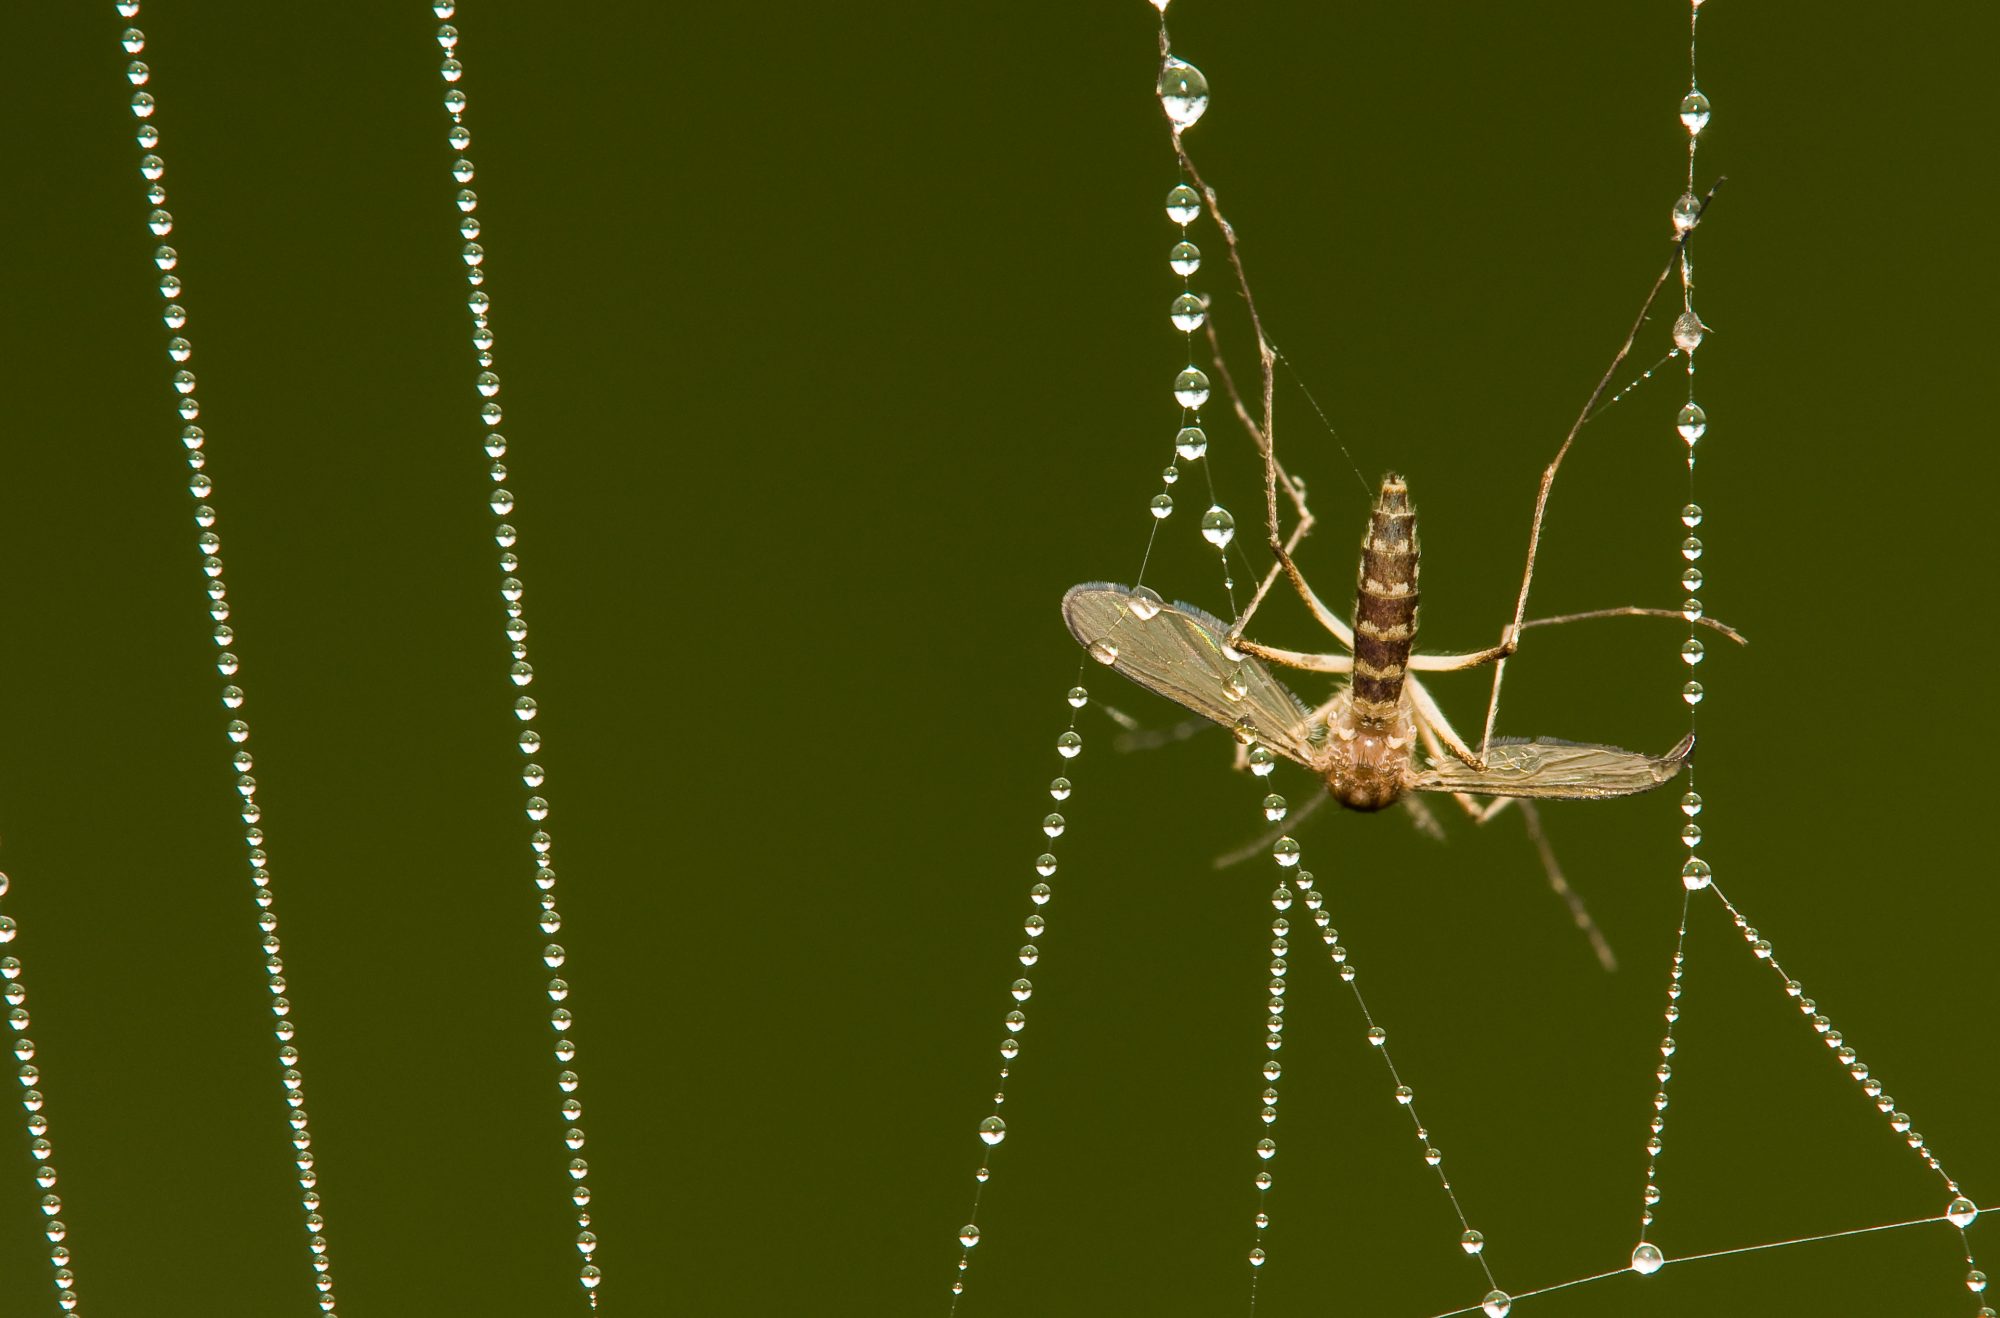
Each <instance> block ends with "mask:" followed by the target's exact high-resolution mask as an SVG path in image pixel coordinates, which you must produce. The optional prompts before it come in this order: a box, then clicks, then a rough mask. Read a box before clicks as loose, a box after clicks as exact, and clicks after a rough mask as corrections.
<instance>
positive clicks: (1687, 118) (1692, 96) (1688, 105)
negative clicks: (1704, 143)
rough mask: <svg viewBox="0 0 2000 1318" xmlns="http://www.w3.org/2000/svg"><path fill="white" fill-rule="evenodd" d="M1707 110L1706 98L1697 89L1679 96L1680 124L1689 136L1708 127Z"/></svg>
mask: <svg viewBox="0 0 2000 1318" xmlns="http://www.w3.org/2000/svg"><path fill="white" fill-rule="evenodd" d="M1708 110H1709V106H1708V98H1707V97H1706V96H1703V95H1702V94H1701V93H1700V92H1698V91H1690V92H1689V93H1688V94H1687V95H1686V96H1683V97H1682V98H1681V111H1680V113H1681V126H1682V127H1683V128H1685V129H1687V130H1688V135H1689V136H1690V137H1692V136H1694V135H1695V134H1696V133H1699V132H1700V131H1701V130H1702V129H1704V128H1706V127H1708Z"/></svg>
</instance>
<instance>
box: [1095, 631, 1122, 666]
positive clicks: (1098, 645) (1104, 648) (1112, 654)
mask: <svg viewBox="0 0 2000 1318" xmlns="http://www.w3.org/2000/svg"><path fill="white" fill-rule="evenodd" d="M1090 657H1091V658H1093V659H1095V660H1096V661H1097V662H1098V663H1100V664H1115V663H1117V662H1118V647H1117V646H1116V645H1114V644H1112V642H1111V640H1110V638H1108V637H1107V638H1105V639H1103V640H1098V641H1092V642H1091V643H1090Z"/></svg>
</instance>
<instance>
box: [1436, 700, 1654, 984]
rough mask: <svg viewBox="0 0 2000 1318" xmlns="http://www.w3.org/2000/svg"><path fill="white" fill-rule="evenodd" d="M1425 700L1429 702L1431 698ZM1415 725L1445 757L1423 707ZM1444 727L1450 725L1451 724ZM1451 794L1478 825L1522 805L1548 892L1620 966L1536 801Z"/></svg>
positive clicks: (1603, 957) (1600, 958)
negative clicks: (1565, 865) (1554, 844)
mask: <svg viewBox="0 0 2000 1318" xmlns="http://www.w3.org/2000/svg"><path fill="white" fill-rule="evenodd" d="M1425 703H1429V702H1428V697H1426V702H1425ZM1433 708H1435V706H1433ZM1416 724H1417V736H1418V738H1419V739H1420V740H1422V742H1423V743H1424V749H1425V750H1426V751H1428V752H1429V753H1430V756H1431V758H1432V759H1434V760H1435V759H1442V758H1443V757H1444V755H1445V753H1446V752H1445V746H1444V742H1443V740H1442V738H1440V737H1439V735H1438V729H1437V727H1435V726H1434V725H1433V724H1432V722H1431V720H1430V717H1429V716H1428V715H1427V714H1425V713H1424V711H1423V709H1422V706H1419V708H1418V713H1417V719H1416ZM1445 726H1446V727H1447V728H1449V725H1448V724H1447V725H1445ZM1454 735H1456V734H1454ZM1454 753H1455V752H1454ZM1461 758H1463V757H1462V756H1461ZM1451 796H1452V799H1453V800H1454V801H1457V802H1458V804H1459V808H1460V809H1462V810H1464V811H1465V813H1466V814H1467V815H1468V816H1470V817H1471V819H1472V822H1473V823H1475V824H1484V823H1486V822H1487V821H1488V820H1490V819H1492V818H1493V817H1494V816H1495V815H1497V814H1499V813H1500V812H1501V811H1502V810H1505V809H1506V808H1507V807H1508V806H1509V805H1515V806H1519V807H1520V810H1521V820H1522V822H1523V823H1524V824H1525V825H1526V826H1527V830H1528V841H1530V842H1531V843H1533V844H1534V847H1535V854H1536V855H1537V856H1538V857H1540V859H1541V862H1542V874H1543V876H1544V877H1545V878H1547V880H1548V884H1549V891H1551V892H1553V893H1554V894H1555V895H1556V896H1558V897H1560V898H1561V899H1562V902H1563V905H1565V906H1567V907H1568V908H1569V917H1570V919H1571V920H1572V921H1574V922H1575V924H1576V927H1577V928H1578V929H1581V930H1582V931H1583V936H1584V937H1585V938H1587V939H1589V940H1590V949H1591V951H1593V952H1595V953H1596V954H1597V964H1599V965H1601V966H1603V967H1604V969H1605V970H1606V971H1613V970H1616V969H1618V956H1617V954H1616V953H1614V952H1613V951H1612V950H1611V942H1610V940H1609V939H1607V938H1605V936H1604V931H1603V930H1602V929H1600V928H1598V927H1597V921H1596V920H1595V919H1593V918H1592V917H1591V914H1590V908H1589V907H1588V906H1586V905H1584V901H1583V898H1582V896H1580V895H1579V894H1578V893H1577V891H1576V889H1574V888H1572V887H1570V886H1569V880H1568V879H1567V878H1565V877H1564V876H1563V871H1562V865H1561V863H1560V862H1558V861H1557V860H1556V852H1555V848H1554V847H1552V846H1550V845H1549V839H1548V835H1547V834H1545V833H1544V832H1542V816H1541V812H1540V811H1538V810H1536V809H1535V803H1534V802H1533V801H1529V800H1526V799H1524V798H1519V797H1510V796H1497V797H1494V798H1493V799H1492V800H1491V801H1488V802H1486V803H1485V804H1483V805H1482V804H1481V803H1480V801H1479V798H1477V797H1475V796H1472V795H1470V794H1469V793H1466V792H1453V793H1452V794H1451ZM1413 803H1414V799H1413Z"/></svg>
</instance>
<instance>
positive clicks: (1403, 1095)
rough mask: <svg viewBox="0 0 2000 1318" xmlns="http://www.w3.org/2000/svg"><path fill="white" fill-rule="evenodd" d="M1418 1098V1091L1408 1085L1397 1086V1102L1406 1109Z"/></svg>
mask: <svg viewBox="0 0 2000 1318" xmlns="http://www.w3.org/2000/svg"><path fill="white" fill-rule="evenodd" d="M1416 1096H1417V1095H1416V1091H1415V1090H1413V1089H1411V1088H1410V1087H1409V1086H1408V1085H1397V1086H1396V1101H1397V1102H1398V1103H1401V1104H1402V1105H1403V1106H1404V1107H1408V1106H1409V1105H1410V1100H1411V1099H1413V1098H1415V1097H1416Z"/></svg>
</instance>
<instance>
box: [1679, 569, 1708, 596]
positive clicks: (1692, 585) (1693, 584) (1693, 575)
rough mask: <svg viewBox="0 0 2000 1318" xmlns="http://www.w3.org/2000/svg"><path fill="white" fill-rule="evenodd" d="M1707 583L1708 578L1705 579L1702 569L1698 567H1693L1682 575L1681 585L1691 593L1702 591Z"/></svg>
mask: <svg viewBox="0 0 2000 1318" xmlns="http://www.w3.org/2000/svg"><path fill="white" fill-rule="evenodd" d="M1705 581H1706V578H1704V577H1703V576H1702V575H1701V569H1700V568H1698V567H1691V568H1689V569H1688V570H1687V571H1685V572H1683V573H1681V585H1683V586H1685V587H1686V588H1687V589H1689V590H1691V591H1694V590H1700V589H1701V588H1702V586H1703V584H1705Z"/></svg>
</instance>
